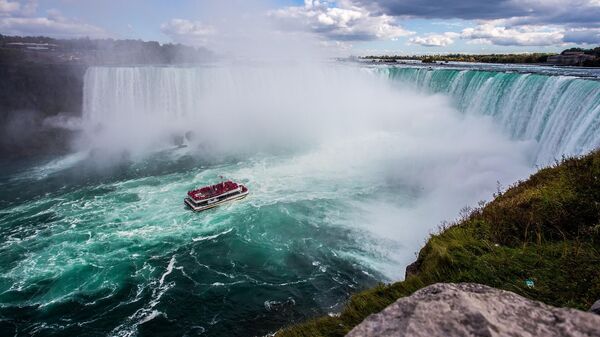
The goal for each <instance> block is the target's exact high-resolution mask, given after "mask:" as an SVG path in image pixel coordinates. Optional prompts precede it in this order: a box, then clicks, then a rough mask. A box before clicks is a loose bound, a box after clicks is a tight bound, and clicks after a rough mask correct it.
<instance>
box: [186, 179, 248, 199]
mask: <svg viewBox="0 0 600 337" xmlns="http://www.w3.org/2000/svg"><path fill="white" fill-rule="evenodd" d="M238 187H239V185H238V184H236V183H234V182H233V181H231V180H228V181H224V182H222V183H218V184H215V185H211V186H205V187H201V188H199V189H197V190H193V191H189V192H188V196H189V197H190V198H192V199H194V200H196V201H199V200H205V199H210V198H213V197H216V196H219V195H221V194H224V193H227V192H229V191H233V190H235V189H236V188H238Z"/></svg>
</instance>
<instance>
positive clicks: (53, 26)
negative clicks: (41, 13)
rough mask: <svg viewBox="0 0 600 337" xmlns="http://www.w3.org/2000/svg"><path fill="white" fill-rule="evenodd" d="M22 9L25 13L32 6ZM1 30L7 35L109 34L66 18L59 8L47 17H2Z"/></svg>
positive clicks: (50, 11)
mask: <svg viewBox="0 0 600 337" xmlns="http://www.w3.org/2000/svg"><path fill="white" fill-rule="evenodd" d="M0 1H2V0H0ZM21 10H22V12H21V14H23V13H24V12H25V11H29V10H31V7H28V6H27V5H26V6H24V7H22V8H21ZM0 31H2V33H3V34H7V35H44V36H52V37H60V38H64V37H80V36H89V37H106V36H108V33H107V32H106V31H105V30H103V29H101V28H99V27H96V26H94V25H90V24H87V23H83V22H79V21H74V20H70V19H68V18H65V17H64V16H62V14H61V13H60V12H59V11H58V10H49V11H48V15H47V17H35V16H31V17H30V16H16V15H15V16H8V17H0Z"/></svg>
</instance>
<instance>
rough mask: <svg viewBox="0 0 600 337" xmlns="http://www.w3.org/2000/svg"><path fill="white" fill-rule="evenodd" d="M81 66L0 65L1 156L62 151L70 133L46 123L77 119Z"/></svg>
mask: <svg viewBox="0 0 600 337" xmlns="http://www.w3.org/2000/svg"><path fill="white" fill-rule="evenodd" d="M86 68H87V67H86V66H84V65H66V64H0V156H2V157H5V158H6V157H22V156H31V155H36V154H41V153H56V152H62V151H65V150H66V149H67V147H68V140H69V137H70V132H69V131H68V130H65V129H63V128H57V127H55V126H53V125H52V124H51V123H48V121H49V118H52V117H56V116H63V117H68V116H80V115H81V106H82V100H83V76H84V74H85V71H86Z"/></svg>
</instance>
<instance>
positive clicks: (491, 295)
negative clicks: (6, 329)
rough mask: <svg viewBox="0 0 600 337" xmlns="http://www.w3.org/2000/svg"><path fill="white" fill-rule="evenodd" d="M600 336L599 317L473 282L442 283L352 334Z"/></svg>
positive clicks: (356, 336) (350, 336) (367, 336)
mask: <svg viewBox="0 0 600 337" xmlns="http://www.w3.org/2000/svg"><path fill="white" fill-rule="evenodd" d="M370 336H378V337H381V336H398V337H400V336H411V337H436V336H439V337H448V336H471V337H472V336H486V337H487V336H489V337H492V336H515V337H516V336H519V337H528V336H530V337H537V336H544V337H554V336H556V337H559V336H560V337H564V336H578V337H579V336H590V337H592V336H596V337H597V336H600V316H598V315H594V314H592V313H589V312H584V311H580V310H575V309H567V308H556V307H552V306H549V305H546V304H544V303H541V302H537V301H532V300H529V299H526V298H524V297H522V296H519V295H517V294H515V293H512V292H509V291H504V290H499V289H495V288H491V287H488V286H484V285H480V284H474V283H460V284H451V283H438V284H434V285H431V286H429V287H426V288H423V289H421V290H418V291H416V292H415V293H414V294H413V295H411V296H408V297H404V298H401V299H399V300H397V301H396V302H394V303H393V304H391V305H390V306H388V307H387V308H385V309H384V310H383V311H382V312H380V313H378V314H373V315H370V316H369V317H367V318H366V319H365V320H364V321H363V322H362V323H360V324H359V325H358V326H356V327H355V328H354V329H352V331H350V333H348V335H347V337H370Z"/></svg>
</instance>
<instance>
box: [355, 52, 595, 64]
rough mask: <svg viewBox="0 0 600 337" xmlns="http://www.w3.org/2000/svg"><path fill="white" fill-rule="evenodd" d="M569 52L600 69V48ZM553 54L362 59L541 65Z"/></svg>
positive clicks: (453, 55) (392, 56)
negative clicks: (583, 57) (584, 55)
mask: <svg viewBox="0 0 600 337" xmlns="http://www.w3.org/2000/svg"><path fill="white" fill-rule="evenodd" d="M568 52H580V53H583V54H587V55H592V56H594V57H595V58H594V59H592V60H585V61H582V63H581V65H583V66H585V67H600V47H595V48H590V49H583V48H569V49H565V50H563V51H562V52H561V55H564V54H565V53H568ZM552 55H555V54H551V53H529V54H487V55H476V54H443V55H442V54H440V55H370V56H365V57H362V59H366V60H371V61H373V62H398V61H403V60H417V61H421V62H423V63H437V62H480V63H525V64H539V63H546V62H547V60H548V57H549V56H552Z"/></svg>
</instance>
